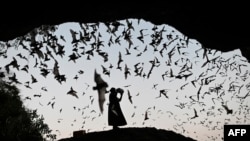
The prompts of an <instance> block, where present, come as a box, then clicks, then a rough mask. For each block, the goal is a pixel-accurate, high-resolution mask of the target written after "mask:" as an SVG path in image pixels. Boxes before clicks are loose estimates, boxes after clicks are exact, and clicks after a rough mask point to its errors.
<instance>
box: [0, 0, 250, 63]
mask: <svg viewBox="0 0 250 141" xmlns="http://www.w3.org/2000/svg"><path fill="white" fill-rule="evenodd" d="M247 5H248V4H244V3H241V4H236V3H232V4H230V3H227V5H226V6H225V5H224V4H218V3H216V4H213V3H212V4H211V3H210V4H206V3H204V2H203V3H202V4H200V5H199V4H192V3H178V4H171V3H168V4H165V3H163V2H162V3H161V2H160V3H147V4H145V5H140V7H138V6H137V7H131V4H130V3H129V4H127V5H126V4H122V5H121V6H119V5H117V6H113V5H112V6H111V5H110V4H103V5H102V7H99V8H95V9H92V10H90V9H86V8H82V7H81V8H79V9H78V8H77V7H75V8H74V10H65V8H63V7H62V8H61V9H57V10H55V9H53V10H50V9H49V8H48V9H47V8H46V10H41V11H40V12H39V11H36V12H35V15H34V16H26V15H28V14H29V13H27V11H22V10H19V11H18V16H17V15H15V14H11V13H9V14H8V13H7V14H6V11H1V12H0V13H1V14H0V16H1V22H0V41H8V40H11V39H13V38H16V37H18V36H21V35H24V34H26V33H27V32H29V31H31V30H32V29H34V28H36V27H39V26H41V25H55V24H61V23H64V22H83V23H84V22H85V23H91V22H107V21H114V20H121V19H125V18H138V19H144V20H146V21H151V22H152V23H154V24H168V25H171V26H173V27H175V28H176V29H178V30H179V31H181V32H182V33H183V34H185V35H187V36H188V37H189V38H193V39H197V40H198V41H199V42H200V43H202V44H203V45H204V46H205V47H207V48H212V49H218V50H220V51H231V50H234V49H238V48H240V49H241V51H242V52H244V53H243V54H244V56H245V57H248V56H250V55H249V50H250V49H249V48H250V43H249V37H250V34H249V32H250V26H249V25H250V24H249V21H248V18H246V17H248V13H249V11H248V9H249V8H247V7H246V6H247ZM128 6H129V8H127V7H128ZM23 9H25V8H23ZM77 9H78V10H77ZM19 15H21V16H19ZM248 60H249V57H248Z"/></svg>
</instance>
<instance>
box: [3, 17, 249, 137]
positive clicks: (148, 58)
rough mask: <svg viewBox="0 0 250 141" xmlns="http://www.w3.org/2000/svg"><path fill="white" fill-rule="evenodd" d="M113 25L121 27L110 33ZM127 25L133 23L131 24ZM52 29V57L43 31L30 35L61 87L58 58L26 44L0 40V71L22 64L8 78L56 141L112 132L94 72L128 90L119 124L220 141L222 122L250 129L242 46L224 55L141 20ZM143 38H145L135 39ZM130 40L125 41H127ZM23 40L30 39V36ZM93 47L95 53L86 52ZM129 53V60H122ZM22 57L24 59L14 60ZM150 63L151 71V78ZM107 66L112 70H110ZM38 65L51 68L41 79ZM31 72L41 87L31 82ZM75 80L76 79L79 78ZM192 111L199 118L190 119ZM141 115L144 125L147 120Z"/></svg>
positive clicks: (164, 26)
mask: <svg viewBox="0 0 250 141" xmlns="http://www.w3.org/2000/svg"><path fill="white" fill-rule="evenodd" d="M117 23H120V24H121V25H120V26H118V28H115V26H114V25H116V24H117ZM128 23H132V26H130V25H129V24H128ZM56 28H57V29H56V30H55V32H54V33H52V32H50V33H51V34H52V35H53V36H54V35H55V36H56V37H57V39H58V40H57V43H58V44H59V45H60V46H63V47H64V48H63V50H64V51H65V54H64V56H63V57H61V56H60V55H56V53H55V52H57V51H58V48H59V47H58V46H55V48H54V49H55V52H54V50H53V48H52V47H51V46H49V45H48V42H42V41H43V40H46V41H49V42H50V43H52V44H53V41H52V39H51V38H48V37H46V36H44V35H45V34H46V33H47V32H40V34H38V32H36V33H34V34H35V35H36V38H35V40H36V41H38V42H40V43H41V44H42V45H43V47H42V48H41V49H40V51H39V52H40V54H42V56H43V57H44V58H46V57H45V56H46V53H47V51H46V47H47V48H48V49H49V50H50V51H51V53H52V55H53V57H54V58H55V59H56V60H57V62H58V66H59V73H60V74H61V75H63V74H64V75H65V77H66V81H63V82H61V84H60V83H59V82H58V81H57V80H56V79H55V78H54V74H53V68H54V65H55V61H54V60H53V59H52V58H51V57H50V56H48V57H49V58H50V60H48V61H45V60H44V59H43V58H42V56H40V57H39V56H38V54H39V53H34V56H32V55H30V51H31V47H30V42H28V41H23V44H24V45H25V46H26V47H27V48H28V50H25V49H24V48H23V46H22V45H20V42H18V40H13V41H9V44H10V45H11V46H12V47H9V48H8V49H7V47H6V44H5V43H3V42H2V43H1V47H2V48H3V50H7V53H6V57H4V56H0V59H1V64H0V67H1V70H0V71H5V66H6V65H7V64H9V63H10V62H11V61H13V57H15V59H16V60H17V62H18V64H19V65H20V67H19V71H18V70H17V69H16V68H13V67H12V66H10V67H9V68H10V74H9V76H12V75H13V73H16V77H17V79H18V80H19V81H20V82H21V83H22V84H18V85H17V86H18V88H19V89H20V90H21V95H22V98H23V99H24V103H25V105H26V106H27V107H28V108H31V109H37V110H38V113H39V114H41V115H43V117H44V118H45V122H46V123H47V124H48V125H49V127H50V128H51V129H53V133H55V134H56V135H57V139H60V138H66V137H70V136H72V133H73V131H75V130H86V131H87V132H94V131H102V130H110V129H111V128H112V127H110V126H108V124H107V121H108V119H107V113H108V111H107V109H108V94H107V95H106V101H105V104H104V112H103V114H101V113H100V110H99V107H98V94H97V91H94V90H93V89H92V87H93V86H95V82H94V70H95V69H96V70H97V72H98V73H100V74H101V76H102V78H103V79H104V80H105V81H106V82H107V83H108V85H109V87H108V88H109V89H110V88H111V87H116V88H118V87H120V88H123V89H124V90H125V93H124V97H123V99H122V101H121V103H120V104H121V108H122V110H123V113H124V115H125V118H126V120H127V123H128V124H127V126H124V127H156V128H161V129H166V130H173V131H175V132H177V133H181V134H183V135H185V136H189V137H192V138H194V139H197V140H212V139H215V140H222V137H223V125H224V124H250V113H249V102H250V99H249V97H250V94H249V93H250V78H249V75H250V72H249V70H250V64H249V63H248V62H247V60H246V58H245V57H243V56H242V55H241V52H240V50H239V49H237V50H233V51H230V52H221V51H218V50H213V49H209V48H205V47H203V46H202V43H199V42H198V41H197V40H195V39H190V38H188V37H186V36H185V35H183V34H182V33H181V31H178V29H175V28H174V27H172V26H170V25H167V24H162V25H154V24H152V23H150V22H147V21H144V20H143V19H140V20H138V19H125V20H120V21H117V22H111V23H110V25H109V28H107V23H106V25H105V24H104V23H101V22H100V23H64V24H60V25H56ZM41 31H43V30H41ZM72 33H76V34H75V38H76V40H78V39H79V38H80V36H81V35H82V36H84V35H86V36H85V37H86V38H87V37H88V38H89V40H87V41H86V38H85V40H82V42H81V41H80V42H78V43H72V41H73V37H72ZM141 34H142V35H143V40H139V39H138V37H140V36H142V35H141ZM127 35H128V36H129V35H130V38H128V40H125V39H126V38H125V36H127ZM26 37H27V39H28V38H30V36H29V34H27V36H26ZM61 37H63V38H61ZM64 39H65V40H64ZM118 40H119V41H120V42H118ZM98 41H100V43H101V45H100V46H99V49H100V50H101V52H105V53H106V54H108V60H107V61H104V58H103V57H101V55H99V54H98V53H97V50H98V49H97V48H98V47H97V46H96V45H94V44H93V43H97V42H98ZM116 41H117V42H116ZM153 41H156V42H153ZM55 43H56V42H55V41H54V45H56V44H55ZM129 43H131V46H129ZM14 45H16V46H15V47H14ZM91 49H93V56H92V55H89V54H88V52H89V51H90V50H91ZM127 50H129V52H130V53H131V54H130V55H126V53H127ZM19 53H21V55H22V56H25V57H27V60H25V59H21V58H20V57H18V56H17V54H19ZM72 53H75V54H76V56H78V59H76V60H75V62H74V61H73V60H69V55H71V54H72ZM119 53H121V57H122V60H123V61H122V62H121V63H120V65H119V66H121V70H120V69H117V66H118V64H117V62H118V56H119ZM88 57H90V59H88ZM36 60H37V61H38V65H37V67H35V62H36ZM207 60H209V61H207ZM158 61H159V62H158ZM43 64H46V65H43ZM136 64H137V68H138V69H139V72H140V71H141V72H142V73H141V76H140V75H136V73H135V65H136ZM152 64H155V66H154V67H153V69H152V73H151V74H149V72H150V70H151V67H152ZM25 65H28V73H27V72H25V71H23V70H21V69H22V68H23V67H24V66H25ZM110 65H113V67H112V68H110ZM102 66H103V67H105V68H107V69H108V71H109V72H110V76H108V75H105V74H104V73H103V69H102ZM125 66H127V67H128V68H129V71H130V75H128V77H127V79H125V75H124V71H125ZM42 68H44V69H48V71H49V74H48V75H47V76H46V77H44V76H42V75H41V69H42ZM80 71H83V73H79V72H80ZM31 75H33V76H34V77H35V78H36V79H37V81H38V82H36V83H31V81H32V80H31ZM75 76H78V79H77V80H76V79H74V77H75ZM182 76H187V77H186V78H185V77H182ZM163 78H164V79H163ZM25 82H29V83H30V84H29V86H30V87H31V88H27V87H26V86H25V85H27V83H25ZM71 87H72V88H73V89H74V90H75V91H77V95H78V97H79V98H76V97H74V96H72V95H69V94H67V92H68V91H69V90H70V88H71ZM42 88H46V89H47V91H45V90H44V89H42ZM161 90H162V91H164V92H165V93H166V97H165V96H164V95H163V94H162V95H161V96H160V91H161ZM128 91H129V92H130V94H131V96H132V101H133V103H132V104H131V103H130V101H129V99H128ZM34 95H41V96H40V97H35V96H34ZM159 96H160V97H159ZM27 97H29V98H31V100H30V99H27ZM52 105H53V107H52ZM223 106H225V107H228V108H229V109H232V110H233V112H232V114H230V113H229V114H227V111H226V108H224V107H223ZM194 111H196V112H197V115H198V117H194V115H195V112H194ZM146 112H147V114H148V117H149V119H148V120H144V117H145V114H146Z"/></svg>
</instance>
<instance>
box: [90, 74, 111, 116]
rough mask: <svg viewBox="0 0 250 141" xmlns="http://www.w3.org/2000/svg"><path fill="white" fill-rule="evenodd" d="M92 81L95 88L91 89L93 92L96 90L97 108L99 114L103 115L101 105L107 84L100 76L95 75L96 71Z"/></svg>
mask: <svg viewBox="0 0 250 141" xmlns="http://www.w3.org/2000/svg"><path fill="white" fill-rule="evenodd" d="M94 80H95V83H96V86H94V87H93V90H97V92H98V101H99V108H100V110H101V113H103V104H104V102H105V93H107V87H108V83H107V82H105V81H104V80H103V79H102V77H101V75H100V74H99V73H97V72H96V70H95V74H94Z"/></svg>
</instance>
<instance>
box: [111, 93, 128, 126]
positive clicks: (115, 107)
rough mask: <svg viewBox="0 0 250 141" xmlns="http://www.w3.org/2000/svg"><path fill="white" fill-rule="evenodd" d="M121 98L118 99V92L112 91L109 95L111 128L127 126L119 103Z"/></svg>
mask: <svg viewBox="0 0 250 141" xmlns="http://www.w3.org/2000/svg"><path fill="white" fill-rule="evenodd" d="M121 94H122V93H121ZM121 98H122V96H121V97H120V98H118V97H117V91H111V93H110V95H109V107H108V108H109V110H108V124H109V125H111V126H123V125H127V122H126V119H125V117H124V115H123V113H122V110H121V107H120V103H119V102H120V101H121Z"/></svg>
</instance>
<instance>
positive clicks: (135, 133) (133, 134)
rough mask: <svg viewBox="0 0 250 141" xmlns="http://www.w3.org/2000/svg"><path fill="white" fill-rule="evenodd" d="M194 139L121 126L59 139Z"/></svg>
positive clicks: (117, 140)
mask: <svg viewBox="0 0 250 141" xmlns="http://www.w3.org/2000/svg"><path fill="white" fill-rule="evenodd" d="M101 140H107V141H194V139H192V138H189V137H185V136H183V135H181V134H178V133H175V132H173V131H167V130H163V129H156V128H121V129H119V130H108V131H102V132H91V133H87V134H85V135H82V136H81V137H70V138H65V139H60V140H59V141H101Z"/></svg>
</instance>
